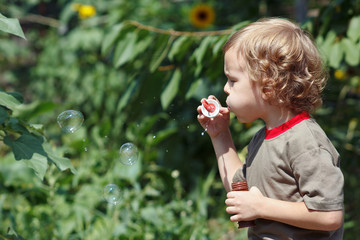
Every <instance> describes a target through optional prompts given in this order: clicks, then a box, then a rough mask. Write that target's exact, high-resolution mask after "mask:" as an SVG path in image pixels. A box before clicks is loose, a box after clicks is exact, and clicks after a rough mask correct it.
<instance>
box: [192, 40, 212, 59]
mask: <svg viewBox="0 0 360 240" xmlns="http://www.w3.org/2000/svg"><path fill="white" fill-rule="evenodd" d="M213 38H214V37H213V36H207V37H205V38H204V39H203V40H202V41H201V43H200V46H199V47H198V48H197V49H196V50H195V51H194V56H195V59H196V64H198V65H201V64H202V60H203V58H204V56H205V53H206V51H207V50H208V47H209V44H210V43H211V42H212V40H213Z"/></svg>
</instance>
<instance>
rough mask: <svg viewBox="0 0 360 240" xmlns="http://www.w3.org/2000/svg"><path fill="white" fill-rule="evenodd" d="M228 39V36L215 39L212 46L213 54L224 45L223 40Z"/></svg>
mask: <svg viewBox="0 0 360 240" xmlns="http://www.w3.org/2000/svg"><path fill="white" fill-rule="evenodd" d="M227 40H228V36H227V35H226V36H223V37H220V38H218V39H217V40H216V43H215V45H214V47H213V51H212V53H213V55H217V54H218V53H219V51H220V50H221V49H222V47H223V46H224V44H225V42H226V41H227Z"/></svg>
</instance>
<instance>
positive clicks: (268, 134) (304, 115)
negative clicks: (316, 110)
mask: <svg viewBox="0 0 360 240" xmlns="http://www.w3.org/2000/svg"><path fill="white" fill-rule="evenodd" d="M309 118H310V115H309V113H308V112H306V111H303V112H301V113H299V114H298V115H296V116H295V117H293V118H292V119H290V120H289V121H287V122H286V123H284V124H282V125H280V126H277V127H276V128H273V129H270V130H267V129H266V128H265V139H272V138H274V137H277V136H279V135H280V134H282V133H284V132H286V131H287V130H289V129H290V128H292V127H294V126H295V125H296V124H299V123H300V122H302V121H303V120H305V119H309Z"/></svg>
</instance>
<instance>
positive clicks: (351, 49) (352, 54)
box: [341, 38, 360, 66]
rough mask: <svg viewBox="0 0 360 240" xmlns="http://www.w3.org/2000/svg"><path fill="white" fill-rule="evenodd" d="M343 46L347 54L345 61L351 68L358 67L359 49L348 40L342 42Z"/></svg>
mask: <svg viewBox="0 0 360 240" xmlns="http://www.w3.org/2000/svg"><path fill="white" fill-rule="evenodd" d="M341 46H342V48H343V49H344V52H345V61H346V62H347V63H348V64H349V65H350V66H356V65H358V64H359V62H360V49H359V47H358V46H357V45H356V44H355V43H354V42H352V41H351V40H350V39H348V38H343V39H342V40H341Z"/></svg>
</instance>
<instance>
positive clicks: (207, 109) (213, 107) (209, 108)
mask: <svg viewBox="0 0 360 240" xmlns="http://www.w3.org/2000/svg"><path fill="white" fill-rule="evenodd" d="M201 104H202V105H201V112H202V113H203V114H204V115H205V116H206V117H208V118H213V117H216V116H217V115H218V114H219V111H220V104H219V103H218V102H217V101H216V100H214V99H202V100H201Z"/></svg>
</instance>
